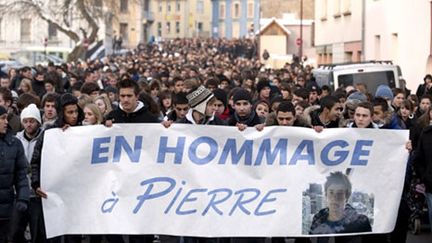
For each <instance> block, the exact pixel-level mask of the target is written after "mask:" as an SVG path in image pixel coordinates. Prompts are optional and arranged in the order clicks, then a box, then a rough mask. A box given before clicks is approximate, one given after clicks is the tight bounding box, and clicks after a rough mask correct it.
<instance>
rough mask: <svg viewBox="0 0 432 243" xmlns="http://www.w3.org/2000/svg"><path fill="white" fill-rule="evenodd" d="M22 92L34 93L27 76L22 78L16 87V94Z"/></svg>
mask: <svg viewBox="0 0 432 243" xmlns="http://www.w3.org/2000/svg"><path fill="white" fill-rule="evenodd" d="M24 93H30V94H35V92H34V91H33V87H32V84H31V80H30V79H28V78H23V79H22V80H21V83H20V85H19V87H18V94H19V95H21V94H24Z"/></svg>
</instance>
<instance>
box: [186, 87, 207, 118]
mask: <svg viewBox="0 0 432 243" xmlns="http://www.w3.org/2000/svg"><path fill="white" fill-rule="evenodd" d="M213 97H214V95H213V93H212V92H211V91H210V90H208V89H207V88H206V87H204V86H203V85H201V86H199V87H198V88H197V89H195V90H193V91H191V92H190V93H189V94H188V95H187V96H186V98H187V99H188V102H189V106H190V107H191V108H192V110H195V111H198V112H199V113H201V114H203V115H205V110H206V107H207V103H208V101H209V100H210V99H211V98H213Z"/></svg>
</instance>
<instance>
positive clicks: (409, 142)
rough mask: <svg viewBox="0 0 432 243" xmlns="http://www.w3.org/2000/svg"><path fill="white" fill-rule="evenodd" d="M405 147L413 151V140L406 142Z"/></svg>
mask: <svg viewBox="0 0 432 243" xmlns="http://www.w3.org/2000/svg"><path fill="white" fill-rule="evenodd" d="M405 148H406V150H408V152H411V151H412V149H413V148H412V143H411V140H408V142H406V144H405Z"/></svg>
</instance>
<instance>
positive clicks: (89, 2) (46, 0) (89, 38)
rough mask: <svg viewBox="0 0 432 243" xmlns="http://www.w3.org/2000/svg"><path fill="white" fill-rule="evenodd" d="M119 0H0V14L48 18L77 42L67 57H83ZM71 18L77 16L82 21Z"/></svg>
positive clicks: (114, 10) (116, 9)
mask: <svg viewBox="0 0 432 243" xmlns="http://www.w3.org/2000/svg"><path fill="white" fill-rule="evenodd" d="M118 4H119V1H116V0H109V1H106V0H104V1H102V0H0V14H2V15H3V16H4V15H12V14H20V15H24V14H25V15H27V16H37V17H39V18H41V19H42V20H44V21H46V22H47V23H48V24H50V25H52V26H53V27H54V28H56V29H57V30H58V31H60V32H62V33H64V34H65V35H67V36H68V37H69V38H70V39H71V40H72V41H73V42H74V43H75V47H74V49H73V50H72V52H71V53H70V54H69V55H68V61H72V60H77V59H78V58H80V57H82V56H83V55H84V54H85V52H86V49H87V47H88V46H89V45H91V44H92V43H94V42H95V41H97V35H98V31H99V28H100V23H104V18H105V17H106V16H112V15H113V13H114V12H116V11H118V9H119V7H118ZM114 15H115V14H114ZM71 20H74V21H75V20H78V21H79V25H76V24H75V25H74V24H73V23H72V21H71Z"/></svg>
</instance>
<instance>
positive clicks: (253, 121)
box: [228, 111, 264, 127]
mask: <svg viewBox="0 0 432 243" xmlns="http://www.w3.org/2000/svg"><path fill="white" fill-rule="evenodd" d="M237 123H241V124H245V125H247V126H248V127H253V126H255V125H258V124H262V123H264V121H262V120H261V118H260V117H259V116H258V115H257V113H256V112H255V111H252V112H251V113H250V114H249V116H247V117H240V116H238V115H237V113H235V112H234V114H233V115H232V116H231V118H230V119H229V120H228V126H235V125H236V124H237Z"/></svg>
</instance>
